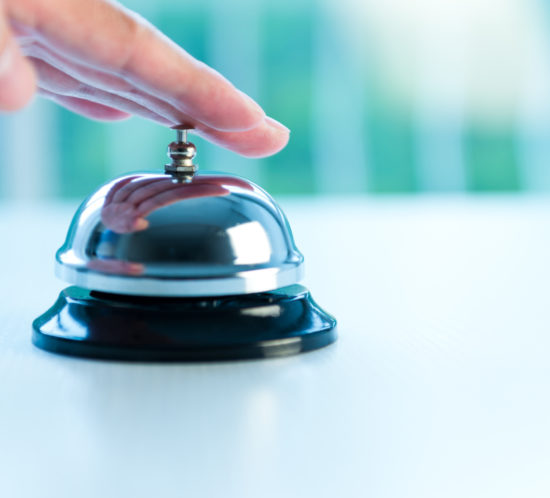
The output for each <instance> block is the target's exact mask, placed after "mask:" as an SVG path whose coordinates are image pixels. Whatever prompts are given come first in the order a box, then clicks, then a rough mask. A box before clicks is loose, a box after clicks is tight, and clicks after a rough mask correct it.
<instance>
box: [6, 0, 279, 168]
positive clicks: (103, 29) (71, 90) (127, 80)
mask: <svg viewBox="0 0 550 498" xmlns="http://www.w3.org/2000/svg"><path fill="white" fill-rule="evenodd" d="M182 29H184V28H182ZM36 89H37V90H38V93H40V94H41V95H44V96H45V97H47V98H50V99H52V100H54V101H56V102H58V103H59V104H61V105H63V106H64V107H67V108H68V109H71V110H73V111H75V112H78V113H80V114H82V115H84V116H87V117H90V118H94V119H102V120H117V119H123V118H126V117H128V116H129V115H131V114H136V115H139V116H143V117H145V118H149V119H152V120H154V121H156V122H158V123H161V124H164V125H167V126H174V125H178V124H186V125H189V126H190V127H194V128H195V130H194V132H195V133H197V134H198V135H201V136H203V137H204V138H206V139H208V140H210V141H211V142H214V143H216V144H218V145H221V146H222V147H226V148H228V149H230V150H233V151H235V152H238V153H240V154H243V155H245V156H249V157H262V156H267V155H270V154H274V153H275V152H277V151H279V150H280V149H282V148H283V147H284V146H285V145H286V143H287V142H288V137H289V132H288V129H287V128H285V127H284V126H283V125H281V124H280V123H278V122H277V121H275V120H273V119H271V118H268V117H266V116H265V114H264V112H263V110H262V109H261V108H260V106H259V105H258V104H257V103H255V102H254V101H253V100H252V99H250V98H249V97H248V96H246V95H245V94H244V93H242V92H240V91H239V90H237V89H236V88H235V87H234V86H233V85H232V84H231V83H229V82H228V81H227V80H226V79H225V78H223V76H221V75H220V74H219V73H217V72H216V71H214V70H213V69H211V68H209V67H208V66H206V65H205V64H203V63H201V62H199V61H197V60H196V59H194V58H193V57H191V56H190V55H189V54H188V53H187V52H185V51H184V50H183V49H182V48H180V47H178V46H177V45H176V44H175V43H173V42H172V41H171V40H169V39H168V38H166V37H165V36H164V35H163V34H162V33H160V32H159V31H158V30H156V29H155V28H154V27H153V26H152V25H150V24H149V23H148V22H147V21H145V20H144V19H142V18H141V17H139V16H138V15H137V14H136V13H134V12H131V11H129V10H127V9H125V8H124V7H122V6H120V5H118V4H115V3H112V2H111V1H109V0H47V1H45V0H0V111H1V110H4V111H11V110H17V109H19V108H21V107H22V106H24V105H25V104H26V103H27V102H28V101H29V99H30V98H31V97H32V95H33V94H34V93H35V91H36Z"/></svg>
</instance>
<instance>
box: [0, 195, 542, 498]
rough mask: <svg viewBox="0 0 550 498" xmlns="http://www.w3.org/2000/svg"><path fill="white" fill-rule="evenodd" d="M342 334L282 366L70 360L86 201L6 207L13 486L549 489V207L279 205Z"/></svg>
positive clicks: (65, 489) (355, 493) (411, 493)
mask: <svg viewBox="0 0 550 498" xmlns="http://www.w3.org/2000/svg"><path fill="white" fill-rule="evenodd" d="M282 206H283V208H284V209H285V211H286V213H287V215H288V217H289V219H290V222H291V226H292V228H293V231H294V234H295V238H296V241H297V244H298V247H299V248H300V249H301V250H302V252H303V253H304V254H305V257H306V265H307V278H306V281H305V283H306V285H307V286H308V287H309V288H310V290H311V291H312V294H313V297H314V298H315V299H316V301H317V302H318V303H319V304H320V305H321V306H323V307H324V308H326V309H327V311H329V312H331V313H332V314H334V315H335V316H336V317H337V318H338V319H339V336H340V337H339V340H338V342H337V343H336V344H335V345H333V346H329V347H327V348H325V349H323V350H319V351H316V352H312V353H307V354H303V355H300V356H294V357H289V358H285V359H272V360H261V361H241V362H228V363H203V364H167V365H164V364H158V363H157V364H128V363H117V362H105V361H93V360H82V359H75V358H68V357H62V356H56V355H53V354H50V353H47V352H44V351H41V350H38V349H36V348H35V347H34V346H33V345H32V344H31V342H30V336H31V322H32V320H33V319H34V318H35V317H36V316H37V315H39V314H41V313H42V312H43V311H45V310H46V309H47V308H48V307H49V306H50V305H51V304H52V303H53V302H54V300H55V298H56V296H57V293H58V292H59V290H61V288H63V284H62V283H61V282H59V281H57V280H56V279H55V277H54V276H53V271H52V267H53V253H54V251H55V249H57V247H58V246H59V245H60V244H61V242H62V239H63V238H64V235H65V230H66V228H67V227H68V223H69V220H70V217H71V216H72V213H73V209H74V206H70V205H53V204H44V205H38V206H31V207H25V208H23V207H21V206H19V207H18V206H9V205H3V206H0V234H1V235H0V275H2V277H1V285H0V323H1V327H0V496H1V497H6V498H27V497H28V498H42V497H52V498H69V497H70V498H81V497H83V498H84V497H85V498H87V497H94V498H98V497H102V498H105V497H117V498H124V497H184V496H185V497H191V498H197V497H209V498H212V497H214V498H218V497H220V498H233V497H234V498H248V497H254V498H270V497H287V498H292V497H300V498H308V497H315V498H321V497H345V498H355V497H357V498H359V497H361V498H363V497H369V498H386V497H388V498H394V497H395V498H414V497H418V498H429V497H434V498H454V497H456V498H464V497H468V498H474V497H480V498H488V497H498V498H506V497H522V498H524V497H529V498H538V497H545V498H547V497H548V496H550V397H549V392H550V200H548V201H545V200H543V199H537V198H512V197H509V198H507V197H503V198H494V199H491V198H477V199H475V198H473V199H472V198H444V197H441V198H437V197H432V198H429V197H428V198H416V199H415V198H409V199H405V198H386V199H379V200H370V201H369V200H358V199H347V200H337V199H332V200H327V201H322V200H290V199H287V200H285V199H283V201H282Z"/></svg>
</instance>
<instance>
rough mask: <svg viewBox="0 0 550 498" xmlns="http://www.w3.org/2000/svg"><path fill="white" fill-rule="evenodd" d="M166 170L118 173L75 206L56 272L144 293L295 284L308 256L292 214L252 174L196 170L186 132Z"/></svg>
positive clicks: (96, 285)
mask: <svg viewBox="0 0 550 498" xmlns="http://www.w3.org/2000/svg"><path fill="white" fill-rule="evenodd" d="M168 155H169V157H171V158H172V163H171V164H168V165H166V168H165V171H166V174H150V173H145V174H134V175H128V176H123V177H121V178H118V179H116V180H114V181H112V182H110V183H108V184H106V185H104V186H103V187H101V188H100V189H99V190H98V191H97V192H95V193H94V194H92V195H91V196H90V197H89V198H88V199H87V200H85V201H84V203H83V204H82V205H81V206H80V208H79V209H78V211H77V212H76V214H75V216H74V218H73V221H72V223H71V226H70V228H69V232H68V235H67V239H66V241H65V243H64V245H63V246H62V247H61V248H60V249H59V251H58V252H57V255H56V273H57V275H58V276H59V277H60V278H62V279H63V280H65V281H67V282H69V283H72V284H75V285H78V286H80V287H84V288H86V289H90V290H95V291H102V292H109V293H116V294H130V295H141V296H223V295H233V294H247V293H256V292H264V291H270V290H273V289H277V288H280V287H284V286H287V285H291V284H295V283H297V282H298V281H299V280H300V279H301V277H302V271H303V256H302V255H301V254H300V252H299V251H298V250H297V249H296V246H295V244H294V240H293V237H292V233H291V230H290V227H289V225H288V222H287V220H286V218H285V215H284V214H283V212H282V211H281V209H280V208H279V207H278V206H277V204H276V203H275V201H274V200H273V199H272V198H271V197H270V196H269V195H268V194H267V193H266V192H265V191H264V190H262V189H261V188H260V187H258V186H257V185H254V184H253V183H252V182H249V181H248V180H245V179H243V178H239V177H237V176H231V175H223V176H222V175H218V174H211V173H205V174H196V171H197V167H196V165H195V164H193V161H192V160H193V157H194V155H195V147H194V145H193V144H190V143H188V142H187V137H186V133H182V132H181V131H178V140H177V141H176V142H172V143H171V144H170V145H169V149H168Z"/></svg>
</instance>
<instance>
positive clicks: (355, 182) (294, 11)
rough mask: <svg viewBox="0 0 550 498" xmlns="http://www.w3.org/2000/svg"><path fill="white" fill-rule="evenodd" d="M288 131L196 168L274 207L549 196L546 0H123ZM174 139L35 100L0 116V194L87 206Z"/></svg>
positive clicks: (157, 162)
mask: <svg viewBox="0 0 550 498" xmlns="http://www.w3.org/2000/svg"><path fill="white" fill-rule="evenodd" d="M123 3H124V4H125V5H126V6H128V7H130V8H132V9H135V10H136V11H138V12H139V13H141V14H142V15H143V16H144V17H146V18H147V19H149V20H150V21H151V22H152V23H153V24H155V25H157V26H158V27H159V28H160V29H161V30H162V31H164V32H165V33H166V34H167V35H168V36H170V37H171V38H173V39H174V40H175V41H176V42H177V43H179V44H180V45H181V46H182V47H184V48H185V49H186V50H187V51H188V52H190V53H191V54H192V55H193V56H195V57H197V58H198V59H200V60H203V61H205V62H206V63H208V64H210V65H211V66H213V67H214V68H216V69H217V70H219V71H220V72H222V73H223V74H224V75H226V76H227V77H228V78H229V79H230V80H231V81H233V82H234V83H235V84H236V85H237V86H238V87H240V88H241V89H243V90H244V91H245V92H247V93H249V94H250V95H252V96H253V97H254V98H256V99H257V100H258V101H259V102H260V103H261V105H262V106H263V107H264V108H265V109H266V111H267V113H268V114H269V115H271V116H273V117H274V118H276V119H278V120H279V121H281V122H283V123H284V124H286V125H287V126H288V127H289V128H290V129H291V130H292V135H291V141H290V143H289V145H288V147H287V148H286V149H285V150H284V151H282V152H281V153H279V154H277V155H276V156H274V157H271V158H266V159H261V160H251V159H245V158H242V157H239V156H237V155H236V154H233V153H230V152H227V151H224V150H222V149H220V148H218V147H216V146H214V145H211V144H209V143H207V142H205V141H203V140H200V139H198V138H196V140H194V141H195V143H196V144H197V146H198V150H199V155H198V158H197V159H198V162H199V165H200V167H201V169H204V170H218V171H229V172H234V173H237V174H241V175H243V176H246V177H249V178H250V179H252V180H254V181H256V182H258V183H260V184H261V185H262V186H263V187H265V188H266V189H267V190H269V191H270V192H272V193H274V194H299V195H309V194H314V195H317V194H385V193H405V194H413V193H415V194H416V193H422V192H464V191H467V192H521V191H534V190H542V191H546V190H549V189H550V165H549V164H548V162H549V159H550V36H549V33H550V28H549V26H548V25H547V20H548V19H549V17H548V16H547V14H548V13H549V12H550V9H549V8H547V6H546V3H545V2H544V1H542V0H475V1H474V0H439V1H438V0H415V2H410V1H407V0H387V1H383V2H381V1H379V0H378V1H375V0H361V1H360V0H340V1H337V0H316V1H314V0H294V1H290V0H279V1H277V2H270V1H268V0H263V1H260V0H235V1H234V2H229V3H222V2H216V1H214V0H186V1H177V0H159V1H156V2H150V1H146V0H125V1H124V2H123ZM172 138H173V137H172V132H170V130H167V129H164V128H163V127H161V126H159V125H156V124H154V123H150V122H147V121H146V120H144V119H140V118H132V119H130V120H127V121H124V122H120V123H112V124H111V123H98V122H93V121H90V120H87V119H84V118H81V117H79V116H77V115H75V114H72V113H71V112H69V111H66V110H64V109H61V108H59V107H57V106H56V105H54V104H52V103H51V102H47V101H44V100H43V99H36V101H35V102H34V103H33V104H32V105H31V106H30V107H29V108H28V109H26V110H24V111H23V112H20V113H17V114H16V115H3V116H0V161H1V163H2V167H1V168H0V197H1V198H4V199H14V198H15V199H29V198H30V199H34V198H36V199H40V198H59V197H60V198H75V197H83V196H85V195H86V194H88V193H89V192H90V191H91V190H92V189H94V188H95V187H96V186H97V185H98V184H100V183H103V182H105V181H106V180H108V179H109V178H111V177H113V176H116V175H118V174H121V173H125V172H128V171H135V170H143V169H149V170H155V169H157V170H158V169H160V168H162V167H163V164H164V162H165V160H166V158H165V155H164V154H165V149H166V145H167V143H168V142H170V141H171V140H172Z"/></svg>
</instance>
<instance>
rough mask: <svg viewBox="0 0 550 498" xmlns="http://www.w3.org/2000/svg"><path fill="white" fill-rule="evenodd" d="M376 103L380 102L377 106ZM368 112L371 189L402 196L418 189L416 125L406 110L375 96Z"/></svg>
mask: <svg viewBox="0 0 550 498" xmlns="http://www.w3.org/2000/svg"><path fill="white" fill-rule="evenodd" d="M374 100H378V102H377V103H376V104H374V103H373V101H374ZM369 102H370V103H371V104H370V105H369V104H367V105H368V108H367V111H366V134H367V137H368V144H369V159H370V165H369V178H370V183H369V190H370V191H371V192H379V193H383V192H387V193H401V192H413V191H416V190H417V177H416V164H415V159H416V154H415V149H414V140H415V134H414V124H413V123H414V122H413V118H412V116H411V115H410V113H408V112H407V111H406V110H399V109H397V108H395V107H393V106H391V105H389V104H385V103H384V100H383V99H382V98H380V96H379V95H376V94H371V95H370V96H369Z"/></svg>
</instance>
